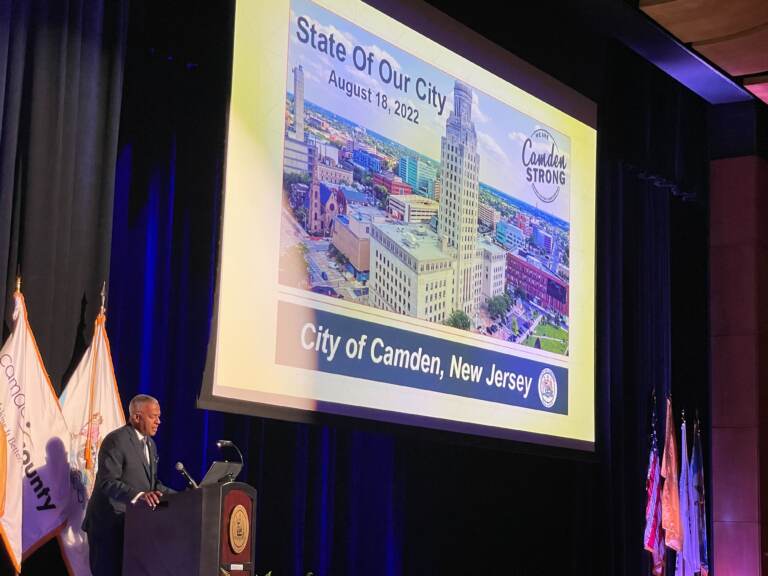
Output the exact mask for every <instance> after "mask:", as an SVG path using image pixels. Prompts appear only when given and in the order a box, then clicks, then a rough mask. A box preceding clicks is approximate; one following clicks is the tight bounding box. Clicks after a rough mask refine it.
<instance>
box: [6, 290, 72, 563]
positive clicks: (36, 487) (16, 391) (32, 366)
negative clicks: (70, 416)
mask: <svg viewBox="0 0 768 576" xmlns="http://www.w3.org/2000/svg"><path fill="white" fill-rule="evenodd" d="M13 297H14V300H15V308H14V312H13V331H12V332H11V335H10V336H9V338H8V340H7V341H6V342H5V344H3V347H2V349H0V428H2V432H3V434H2V435H3V436H4V438H2V440H3V443H2V446H3V450H4V451H5V459H4V462H5V467H4V468H2V467H0V468H2V470H0V472H2V478H0V481H1V484H0V486H1V489H0V497H2V516H0V531H1V532H0V534H1V535H2V539H3V543H4V544H5V547H6V549H7V550H8V555H9V556H10V559H11V561H12V562H13V564H14V567H15V568H16V570H17V572H18V571H20V568H21V560H22V556H26V555H28V554H30V553H32V552H33V551H34V550H35V549H37V547H39V546H40V545H41V544H43V543H44V542H45V541H47V540H48V539H49V538H51V537H52V536H54V535H56V534H57V533H58V532H59V531H60V529H61V528H62V526H63V524H64V521H65V519H66V517H67V514H68V513H69V506H70V503H71V489H70V483H69V464H68V456H67V452H68V449H69V431H68V430H67V425H66V423H65V422H64V416H63V415H62V413H61V409H60V407H59V401H58V398H57V397H56V394H55V393H54V391H53V387H52V386H51V382H50V380H49V378H48V373H47V372H46V371H45V367H44V366H43V361H42V359H41V358H40V352H39V351H38V349H37V344H36V343H35V338H34V336H33V335H32V330H31V329H30V327H29V321H28V320H27V308H26V305H25V303H24V297H23V296H22V295H21V292H20V291H19V290H17V291H16V293H15V294H14V296H13Z"/></svg>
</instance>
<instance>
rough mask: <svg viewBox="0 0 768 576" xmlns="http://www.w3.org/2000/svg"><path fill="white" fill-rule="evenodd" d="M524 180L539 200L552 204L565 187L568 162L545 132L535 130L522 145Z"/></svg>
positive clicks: (549, 135)
mask: <svg viewBox="0 0 768 576" xmlns="http://www.w3.org/2000/svg"><path fill="white" fill-rule="evenodd" d="M522 160H523V166H524V168H525V179H526V181H527V182H528V183H530V184H531V186H532V187H533V191H534V193H535V194H536V196H537V197H538V199H539V200H541V201H542V202H545V203H547V204H549V203H550V202H554V201H555V199H556V198H557V197H558V195H559V194H560V189H561V188H562V187H564V186H565V183H566V181H567V176H568V160H567V159H566V155H565V154H563V153H562V152H561V151H560V149H559V148H558V146H557V142H556V141H555V138H554V137H553V136H552V134H550V133H549V132H548V131H547V130H544V129H543V128H537V129H536V130H534V131H533V134H531V135H530V137H528V138H526V140H525V142H524V143H523V158H522Z"/></svg>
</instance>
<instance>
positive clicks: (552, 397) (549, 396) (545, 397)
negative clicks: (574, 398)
mask: <svg viewBox="0 0 768 576" xmlns="http://www.w3.org/2000/svg"><path fill="white" fill-rule="evenodd" d="M539 400H541V403H542V404H544V407H545V408H552V406H554V405H555V402H557V378H555V373H554V372H552V370H550V369H549V368H544V370H542V371H541V374H539Z"/></svg>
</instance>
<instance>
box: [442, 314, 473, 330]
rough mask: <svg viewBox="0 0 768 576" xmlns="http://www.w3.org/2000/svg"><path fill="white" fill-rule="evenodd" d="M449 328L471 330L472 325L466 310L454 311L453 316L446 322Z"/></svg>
mask: <svg viewBox="0 0 768 576" xmlns="http://www.w3.org/2000/svg"><path fill="white" fill-rule="evenodd" d="M445 323H446V324H447V325H448V326H453V327H454V328H459V329H460V330H469V328H470V326H471V325H472V323H471V322H470V320H469V316H467V313H466V312H464V310H454V311H453V312H451V315H450V316H448V320H446V321H445Z"/></svg>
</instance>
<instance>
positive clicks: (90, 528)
mask: <svg viewBox="0 0 768 576" xmlns="http://www.w3.org/2000/svg"><path fill="white" fill-rule="evenodd" d="M128 412H129V418H130V419H129V421H128V424H126V425H125V426H123V427H122V428H118V429H117V430H113V431H112V432H110V433H109V434H107V436H106V437H105V438H104V441H103V442H102V443H101V447H100V448H99V469H98V472H97V474H96V482H95V484H94V489H93V494H92V495H91V499H90V501H89V502H88V509H87V511H86V513H85V520H84V521H83V530H84V531H85V532H87V533H88V545H89V551H90V558H89V559H90V565H91V572H92V573H93V576H119V574H121V572H122V565H123V527H124V522H125V510H126V508H127V507H128V506H149V507H151V508H154V507H155V506H157V504H158V502H159V501H160V497H161V496H162V495H163V494H166V493H168V492H171V490H169V489H168V488H166V487H165V486H163V484H162V483H161V482H160V480H158V478H157V459H158V458H157V447H156V446H155V442H154V440H152V436H154V435H155V434H156V433H157V428H158V426H160V404H159V403H158V401H157V400H156V399H155V398H153V397H152V396H148V395H146V394H139V395H138V396H135V397H134V398H133V400H131V403H130V405H129V408H128Z"/></svg>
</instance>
